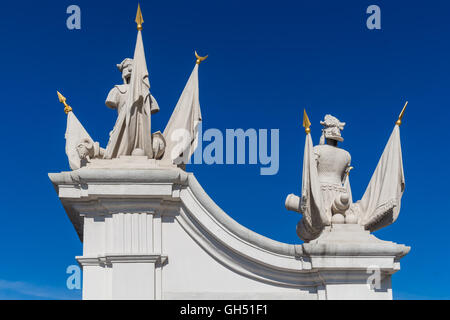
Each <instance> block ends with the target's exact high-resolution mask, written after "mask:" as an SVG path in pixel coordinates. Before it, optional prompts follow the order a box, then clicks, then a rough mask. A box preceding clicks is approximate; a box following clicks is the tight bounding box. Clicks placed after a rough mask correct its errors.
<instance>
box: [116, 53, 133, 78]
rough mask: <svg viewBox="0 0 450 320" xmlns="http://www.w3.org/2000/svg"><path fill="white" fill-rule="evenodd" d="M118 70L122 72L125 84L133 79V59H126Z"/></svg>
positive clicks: (118, 66) (119, 65)
mask: <svg viewBox="0 0 450 320" xmlns="http://www.w3.org/2000/svg"><path fill="white" fill-rule="evenodd" d="M117 69H119V71H120V72H122V78H123V80H124V81H125V82H127V79H129V78H130V77H131V71H132V70H133V59H130V58H126V59H124V60H123V61H122V62H121V63H120V64H118V65H117Z"/></svg>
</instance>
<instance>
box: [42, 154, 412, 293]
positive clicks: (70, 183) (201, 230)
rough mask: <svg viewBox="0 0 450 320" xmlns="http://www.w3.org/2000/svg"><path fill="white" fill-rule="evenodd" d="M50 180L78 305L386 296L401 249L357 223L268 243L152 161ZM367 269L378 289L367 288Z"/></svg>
mask: <svg viewBox="0 0 450 320" xmlns="http://www.w3.org/2000/svg"><path fill="white" fill-rule="evenodd" d="M131 167H135V168H136V167H138V168H139V169H131ZM49 177H50V179H51V181H52V183H53V184H54V187H55V189H56V191H57V193H58V196H59V198H60V199H61V202H62V204H63V206H64V208H65V210H66V212H67V214H68V216H69V218H70V220H71V221H72V223H73V225H74V227H75V229H76V231H77V233H78V235H79V237H80V239H81V241H83V255H82V256H79V257H77V260H78V261H79V263H80V265H81V266H82V268H83V299H392V290H391V275H392V274H393V273H395V272H396V271H398V270H399V268H400V264H399V260H400V258H401V257H403V256H404V255H405V254H407V253H408V251H409V247H406V246H404V245H399V244H395V243H392V242H386V241H381V240H379V239H377V238H376V237H374V236H373V235H370V233H369V232H368V231H364V229H363V227H362V226H359V225H357V224H349V225H346V224H340V225H332V226H329V227H326V228H325V230H324V231H323V232H322V234H321V235H320V237H319V238H317V239H316V240H313V241H311V242H309V243H304V244H298V245H292V244H285V243H280V242H277V241H274V240H271V239H268V238H266V237H264V236H262V235H259V234H257V233H254V232H252V231H251V230H249V229H247V228H245V227H243V226H242V225H240V224H238V223H237V222H236V221H234V220H233V219H232V218H230V217H229V216H228V215H227V214H226V213H225V212H223V211H222V210H221V209H220V208H219V207H218V206H217V205H216V204H215V203H214V201H213V200H212V199H211V198H210V197H209V196H208V195H207V194H206V192H205V191H204V190H203V189H202V187H201V185H200V184H199V183H198V181H197V180H196V178H195V176H194V175H193V174H192V173H186V172H185V171H183V170H181V169H179V168H175V167H171V168H170V167H158V162H155V161H154V159H152V160H149V159H147V160H145V159H143V157H133V156H129V157H121V158H120V159H115V160H114V161H112V160H100V159H99V160H98V162H97V163H96V162H95V161H93V162H92V163H91V164H90V165H88V166H87V167H84V168H81V169H78V170H75V171H71V172H61V173H51V174H49ZM374 267H376V268H379V274H380V279H379V286H378V288H371V287H370V285H368V281H369V282H370V279H372V278H373V272H371V270H372V269H373V268H374ZM370 277H372V278H370Z"/></svg>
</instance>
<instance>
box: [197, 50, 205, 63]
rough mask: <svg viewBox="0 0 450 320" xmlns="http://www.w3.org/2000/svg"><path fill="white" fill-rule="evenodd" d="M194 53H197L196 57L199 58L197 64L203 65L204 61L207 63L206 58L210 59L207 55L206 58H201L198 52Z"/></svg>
mask: <svg viewBox="0 0 450 320" xmlns="http://www.w3.org/2000/svg"><path fill="white" fill-rule="evenodd" d="M194 52H195V57H196V58H197V61H196V64H200V63H202V61H205V60H206V58H208V55H206V56H204V57H200V56H199V55H198V53H197V51H194Z"/></svg>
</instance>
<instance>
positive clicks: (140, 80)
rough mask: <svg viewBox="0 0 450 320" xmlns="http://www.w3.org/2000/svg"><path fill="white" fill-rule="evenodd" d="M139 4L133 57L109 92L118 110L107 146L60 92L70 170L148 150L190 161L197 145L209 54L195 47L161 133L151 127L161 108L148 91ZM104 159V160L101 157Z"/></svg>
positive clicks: (164, 162)
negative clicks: (202, 71) (202, 75)
mask: <svg viewBox="0 0 450 320" xmlns="http://www.w3.org/2000/svg"><path fill="white" fill-rule="evenodd" d="M143 22H144V19H143V18H142V13H141V8H140V6H138V11H137V15H136V23H137V30H138V35H137V40H136V48H135V51H134V58H133V59H130V58H126V59H125V60H123V61H122V63H120V64H118V65H117V68H118V69H119V71H120V72H121V73H122V79H123V84H121V85H116V86H114V88H113V89H111V91H110V92H109V94H108V97H107V98H106V106H108V107H109V108H111V109H116V110H117V113H118V116H117V120H116V123H115V125H114V128H113V130H112V131H111V132H110V137H109V142H108V145H107V147H106V149H103V148H101V147H100V145H99V143H98V142H94V140H93V139H92V138H91V136H90V135H89V134H88V133H87V131H86V129H85V128H84V127H83V125H82V124H81V122H80V121H79V120H78V118H77V117H76V116H75V115H74V113H73V111H72V108H71V107H70V106H68V105H67V103H66V98H65V97H64V96H63V95H62V94H61V93H59V92H58V98H59V101H60V102H61V103H63V104H64V105H65V109H64V111H65V112H66V114H67V130H66V154H67V157H68V159H69V164H70V168H71V169H72V170H77V169H80V168H81V167H84V166H87V165H89V163H93V162H96V163H97V164H96V165H97V166H102V165H103V166H108V165H109V164H108V163H107V162H108V161H109V160H111V159H117V158H120V157H121V156H137V157H138V158H139V156H144V157H147V158H148V159H156V160H160V161H159V163H158V165H160V166H180V167H184V165H185V164H186V163H187V162H188V159H189V158H190V157H191V156H192V154H193V152H194V150H195V148H196V147H197V140H198V127H199V125H200V123H201V122H202V117H201V110H200V102H199V83H198V67H199V64H200V63H201V62H202V61H204V60H205V59H206V58H207V57H208V56H205V57H201V56H199V55H198V54H197V52H195V57H196V64H195V66H194V69H193V71H192V73H191V76H190V77H189V79H188V81H187V83H186V86H185V88H184V90H183V92H182V93H181V96H180V98H179V100H178V103H177V104H176V106H175V109H174V111H173V113H172V115H171V117H170V120H169V122H168V124H167V126H166V128H165V130H164V133H163V134H162V133H161V132H160V131H158V132H155V133H153V134H152V133H151V115H152V114H155V113H156V112H158V111H159V106H158V103H157V102H156V100H155V98H154V97H153V96H152V95H151V94H150V82H149V76H148V70H147V63H146V60H145V53H144V45H143V42H142V33H141V31H142V23H143ZM103 160H105V161H106V162H102V161H103Z"/></svg>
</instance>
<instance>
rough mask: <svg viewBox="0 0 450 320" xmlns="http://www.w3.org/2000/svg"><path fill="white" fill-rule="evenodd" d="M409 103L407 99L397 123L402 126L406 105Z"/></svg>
mask: <svg viewBox="0 0 450 320" xmlns="http://www.w3.org/2000/svg"><path fill="white" fill-rule="evenodd" d="M407 105H408V101H406V103H405V105H404V106H403V109H402V112H400V115H399V116H398V120H397V122H396V123H395V124H396V125H398V126H400V125H401V124H402V119H403V115H404V114H405V110H406V106H407Z"/></svg>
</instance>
